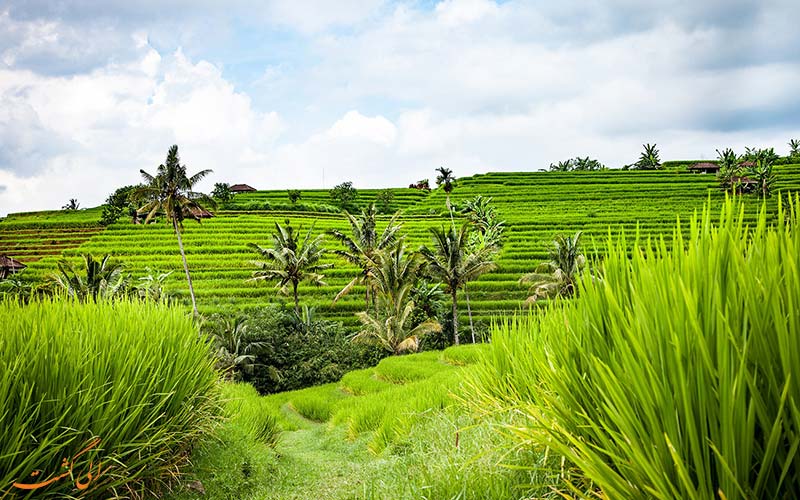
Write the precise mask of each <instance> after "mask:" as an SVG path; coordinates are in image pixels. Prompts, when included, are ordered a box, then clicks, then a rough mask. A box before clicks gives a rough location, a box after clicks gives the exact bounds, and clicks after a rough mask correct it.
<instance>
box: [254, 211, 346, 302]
mask: <svg viewBox="0 0 800 500" xmlns="http://www.w3.org/2000/svg"><path fill="white" fill-rule="evenodd" d="M275 230H276V232H275V233H273V234H272V239H273V246H272V248H268V247H262V246H260V245H257V244H255V243H250V244H249V245H248V246H249V247H250V248H252V249H253V250H255V251H256V252H258V253H259V254H260V255H261V256H262V257H265V258H266V260H264V261H254V262H253V264H255V265H256V266H257V267H258V268H259V270H257V271H255V272H253V277H252V278H251V279H250V280H251V281H253V280H265V281H266V280H269V281H277V282H278V283H277V285H276V288H279V289H280V291H281V293H283V294H288V290H289V286H291V288H292V296H293V297H294V312H295V314H297V315H298V316H300V299H299V297H298V294H297V287H298V286H299V285H300V283H301V282H304V281H305V282H307V283H310V284H312V285H315V286H324V285H325V282H324V281H323V278H324V277H325V276H324V275H322V274H321V273H320V271H324V270H325V269H329V268H331V267H333V264H320V260H321V259H322V257H323V256H324V255H325V253H326V250H325V249H324V248H323V247H322V240H323V237H322V235H319V236H317V237H316V238H312V237H311V235H312V232H313V230H314V228H313V227H312V228H311V229H309V230H308V232H307V233H306V235H305V237H304V238H303V239H302V241H301V240H300V236H299V235H297V234H295V232H294V228H292V226H290V225H289V223H288V221H287V224H286V227H285V228H284V227H283V226H281V225H280V224H278V223H277V222H276V223H275Z"/></svg>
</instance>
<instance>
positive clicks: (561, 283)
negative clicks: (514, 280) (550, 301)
mask: <svg viewBox="0 0 800 500" xmlns="http://www.w3.org/2000/svg"><path fill="white" fill-rule="evenodd" d="M581 236H582V233H581V232H580V231H578V232H577V233H575V235H574V236H564V235H558V236H556V238H555V240H554V241H553V248H552V249H551V250H550V260H549V261H547V262H545V263H543V264H541V265H539V266H538V267H537V268H536V270H535V271H534V272H532V273H528V274H526V275H524V276H523V277H522V278H520V280H519V282H520V283H521V284H526V285H529V286H530V287H531V290H533V295H531V296H530V297H529V298H528V301H529V302H535V301H537V300H539V299H545V298H555V297H571V296H572V295H573V294H574V293H575V289H576V284H577V281H578V279H579V278H580V276H581V274H582V273H583V269H584V267H585V266H586V257H585V256H584V255H583V253H582V251H581Z"/></svg>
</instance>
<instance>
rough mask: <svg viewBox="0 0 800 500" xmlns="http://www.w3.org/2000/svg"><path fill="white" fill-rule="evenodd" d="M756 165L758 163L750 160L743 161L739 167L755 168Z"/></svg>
mask: <svg viewBox="0 0 800 500" xmlns="http://www.w3.org/2000/svg"><path fill="white" fill-rule="evenodd" d="M755 164H756V162H754V161H749V160H748V161H743V162H742V163H740V164H739V166H741V167H754V166H755Z"/></svg>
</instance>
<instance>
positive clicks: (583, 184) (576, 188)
mask: <svg viewBox="0 0 800 500" xmlns="http://www.w3.org/2000/svg"><path fill="white" fill-rule="evenodd" d="M776 172H777V175H778V188H779V189H783V190H796V191H800V165H787V166H780V167H776ZM366 191H367V190H364V191H361V192H362V193H364V192H366ZM395 191H396V192H400V193H403V192H406V193H407V194H406V195H405V196H403V197H401V196H400V195H397V196H396V198H395V200H396V201H398V202H402V203H403V206H404V207H405V208H404V216H403V218H402V222H403V224H404V231H405V233H406V235H407V236H406V241H407V242H408V243H409V245H410V246H411V247H412V248H416V247H418V246H419V245H421V244H425V243H428V242H429V234H428V228H430V227H432V226H439V225H443V224H446V223H449V217H447V216H446V209H445V194H444V192H443V191H441V190H434V191H433V192H431V193H430V194H426V193H424V192H422V191H416V190H410V189H403V190H395ZM375 192H377V190H375ZM323 194H324V195H327V192H325V191H321V190H316V191H304V192H303V198H302V200H306V201H309V202H314V201H315V200H317V199H319V200H320V202H322V201H321V200H322V197H323ZM479 194H480V195H483V196H491V197H492V198H493V199H494V204H495V205H496V206H497V208H498V210H499V212H500V214H501V216H502V218H504V219H505V220H506V222H507V227H508V230H507V233H506V243H505V246H504V248H503V250H502V252H501V254H500V256H499V259H498V261H497V264H498V268H497V270H495V271H494V272H492V273H489V274H487V275H485V276H483V277H482V278H481V279H479V280H478V281H476V282H473V283H472V284H470V288H469V291H470V299H471V304H472V309H473V313H474V315H475V318H476V320H478V321H489V320H490V319H491V317H492V316H496V315H498V314H502V313H503V312H506V311H510V310H516V309H517V308H519V307H520V303H521V301H522V300H524V299H525V298H526V297H527V295H528V293H527V292H528V291H527V289H526V288H525V287H522V286H520V285H519V284H518V279H519V277H520V276H521V275H522V274H523V273H525V272H529V271H530V270H532V269H533V267H535V266H536V265H537V264H538V263H539V262H541V261H542V260H544V259H545V258H546V256H547V251H548V249H549V247H550V245H551V241H552V239H553V237H554V236H555V235H557V234H559V233H572V232H574V231H578V230H581V231H584V232H585V234H586V236H585V241H586V243H587V244H588V245H589V246H590V247H591V244H592V243H591V242H592V240H593V239H594V240H595V241H597V239H599V238H605V237H607V235H608V234H609V230H611V232H613V233H618V232H619V231H623V230H624V231H625V232H626V234H630V235H633V234H634V233H635V232H636V231H637V228H638V231H639V234H640V236H641V237H648V236H656V235H659V234H663V233H665V232H671V231H672V230H673V227H674V223H675V218H676V216H681V217H682V218H684V219H685V218H687V217H688V216H689V215H691V214H692V213H693V212H694V211H695V210H697V209H699V208H700V207H702V205H703V204H704V203H705V202H706V201H708V200H711V202H712V203H720V202H721V201H722V200H723V199H724V195H723V193H722V192H721V191H720V190H719V189H718V186H717V183H716V181H715V178H714V176H712V175H705V174H691V173H688V172H686V171H685V170H679V169H676V170H667V171H647V172H645V171H615V170H612V171H602V172H568V173H555V172H522V173H488V174H483V175H476V176H473V177H468V178H462V179H459V180H458V182H457V184H456V188H455V190H454V191H453V193H452V195H451V199H452V200H453V202H454V203H458V202H461V201H463V200H465V199H468V198H472V197H474V196H476V195H479ZM239 196H241V197H250V198H252V199H256V198H259V197H260V198H261V199H264V200H269V199H278V198H281V199H285V197H286V192H285V191H267V192H258V193H252V194H246V195H237V199H238V197H239ZM364 196H365V198H367V199H370V198H369V197H366V195H364ZM777 198H778V197H777V196H773V197H772V198H771V201H770V205H771V206H773V207H774V206H775V203H776V200H777ZM759 204H760V202H759V201H758V200H756V199H755V198H751V197H748V203H747V207H748V208H747V210H748V213H750V214H754V213H755V210H756V208H757V207H758V206H759ZM31 217H34V216H21V215H17V216H12V217H9V218H8V219H7V220H5V221H3V222H0V244H2V245H4V246H5V247H8V246H10V245H16V246H15V247H14V249H15V251H16V252H17V253H15V254H13V255H12V256H14V257H18V256H19V257H18V258H20V257H21V256H23V255H34V256H35V257H36V256H38V257H41V256H42V255H46V254H42V253H40V254H36V255H35V252H43V250H42V246H41V245H40V244H39V243H37V242H39V241H41V239H37V237H34V236H35V235H34V234H33V233H31V232H30V230H31V229H36V230H38V231H41V232H40V233H39V234H41V235H47V236H44V237H45V238H52V239H53V240H54V241H59V240H58V238H61V239H62V240H63V241H72V242H75V243H74V244H66V243H65V246H64V247H63V248H59V249H57V250H60V253H61V254H63V255H65V256H68V257H72V258H77V256H79V255H80V254H82V253H85V252H91V253H93V254H96V255H100V254H104V253H113V254H114V255H116V256H118V257H119V258H120V259H121V260H122V261H124V262H125V263H126V264H127V266H128V268H129V269H130V271H131V273H132V274H133V276H137V275H138V276H141V275H143V274H144V269H145V268H147V267H149V268H151V269H156V270H161V271H166V270H174V271H175V272H174V273H173V275H172V276H171V277H170V282H169V287H170V288H171V289H172V290H173V291H174V292H175V293H177V294H178V295H179V296H181V297H183V298H184V300H185V302H186V303H187V304H188V291H187V289H186V285H185V281H184V276H183V272H182V267H181V261H180V257H179V254H178V249H177V243H176V240H175V237H174V235H173V234H172V232H171V229H170V228H169V227H167V226H165V225H150V226H134V225H132V224H130V223H128V222H127V221H126V222H120V223H117V224H114V225H112V226H110V227H108V228H106V229H105V230H103V231H99V230H98V229H97V228H96V227H93V228H90V227H83V229H91V231H92V232H91V236H90V237H89V238H88V239H86V240H85V241H82V243H81V242H78V241H77V238H75V237H74V231H76V230H77V226H73V224H75V222H66V221H60V219H59V217H53V216H51V217H44V218H42V217H41V216H40V217H39V219H38V220H34V219H31ZM286 219H290V220H291V223H292V225H293V226H294V227H296V228H302V229H304V230H305V229H308V228H310V227H312V226H313V227H314V231H315V233H321V232H326V231H329V230H330V229H333V228H338V229H340V230H344V229H346V226H347V224H346V222H345V220H344V217H343V216H341V215H340V214H310V213H293V212H277V211H259V210H246V211H235V210H228V211H221V212H220V213H219V214H218V216H217V217H215V218H213V219H210V220H206V221H204V222H203V223H202V224H196V223H193V222H187V223H186V232H185V235H184V244H185V246H186V252H187V258H188V260H189V265H190V268H191V269H192V273H193V274H192V275H193V279H194V282H195V288H196V291H197V295H198V305H199V307H200V309H201V312H205V313H211V312H220V311H226V310H233V309H241V308H253V307H259V306H261V305H263V304H266V303H268V302H275V301H288V298H286V297H281V296H279V295H277V294H276V291H275V289H274V288H272V286H271V285H269V284H266V283H258V282H251V281H248V278H249V277H250V275H251V272H252V270H253V266H252V264H251V260H252V259H255V258H257V255H256V254H255V253H253V252H252V251H251V250H249V249H248V248H247V244H248V243H250V242H253V243H259V244H262V245H264V244H269V243H270V234H271V232H272V231H273V230H274V224H275V222H280V223H282V224H283V223H284V222H285V220H286ZM26 221H28V222H26ZM47 221H50V222H47ZM384 221H385V219H384ZM26 224H28V225H27V226H26ZM26 231H28V232H26ZM55 235H58V238H56V237H55ZM25 242H29V246H26V243H25ZM336 245H337V243H336V242H335V241H334V240H333V239H332V238H328V239H327V246H328V247H330V248H335V247H336ZM21 260H23V261H25V259H24V258H22V259H21ZM30 260H33V259H30ZM56 260H57V259H56V256H54V255H48V256H46V257H45V258H42V259H41V260H40V261H38V262H33V263H31V265H30V268H29V270H28V271H26V272H27V273H29V274H31V275H36V276H44V275H45V274H47V273H49V272H51V271H52V270H54V269H55V262H56ZM327 261H328V262H331V263H334V264H335V267H334V269H331V270H329V271H328V272H326V282H327V285H326V286H323V287H321V288H311V287H308V286H305V285H301V288H300V294H301V301H302V303H304V304H308V305H311V306H314V307H316V308H317V311H318V312H319V313H322V314H325V315H326V316H329V317H334V318H338V319H341V320H342V321H344V322H345V323H346V324H351V325H352V324H355V323H356V321H355V318H354V316H353V314H352V313H353V312H355V311H358V310H360V309H361V308H362V307H363V288H362V289H358V288H356V289H355V290H354V291H353V292H352V293H351V294H350V295H349V296H347V297H345V298H344V299H342V300H341V301H339V302H338V303H337V304H336V305H333V304H332V299H333V297H334V296H335V294H336V293H337V292H338V291H339V290H340V289H341V288H342V287H343V286H344V285H345V284H346V283H347V282H348V281H350V279H352V277H353V276H354V275H355V269H354V268H352V267H351V266H349V265H348V264H346V263H345V262H344V261H342V260H340V259H337V258H336V257H335V256H333V255H331V256H328V257H327ZM460 306H461V309H462V311H463V312H464V313H465V312H466V303H465V301H464V300H463V298H462V299H461V300H460Z"/></svg>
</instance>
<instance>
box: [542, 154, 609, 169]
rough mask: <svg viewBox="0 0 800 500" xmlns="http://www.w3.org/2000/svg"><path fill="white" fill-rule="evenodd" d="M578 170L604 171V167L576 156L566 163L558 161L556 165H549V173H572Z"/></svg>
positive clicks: (588, 159)
mask: <svg viewBox="0 0 800 500" xmlns="http://www.w3.org/2000/svg"><path fill="white" fill-rule="evenodd" d="M580 170H606V166H605V165H603V164H602V163H600V162H599V161H597V160H595V159H592V158H589V157H588V156H587V157H585V158H581V157H579V156H576V157H575V158H572V159H569V160H566V161H560V162H558V163H557V164H556V163H551V164H550V171H551V172H572V171H580Z"/></svg>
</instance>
